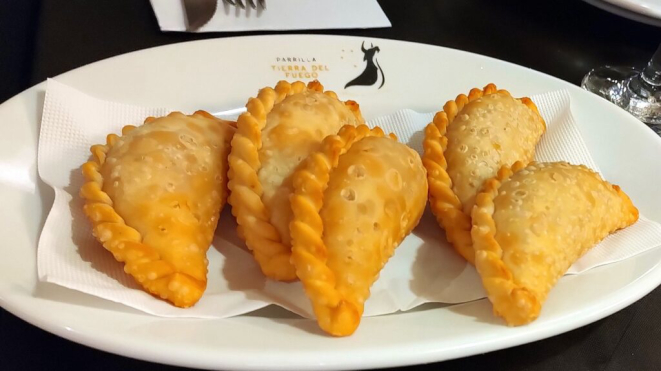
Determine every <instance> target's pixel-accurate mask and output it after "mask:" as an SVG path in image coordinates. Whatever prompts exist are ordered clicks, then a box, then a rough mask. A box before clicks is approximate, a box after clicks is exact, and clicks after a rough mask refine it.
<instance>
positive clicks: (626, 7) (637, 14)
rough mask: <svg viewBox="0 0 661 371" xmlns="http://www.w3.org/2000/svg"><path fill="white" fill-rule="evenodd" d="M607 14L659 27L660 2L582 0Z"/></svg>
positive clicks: (657, 0)
mask: <svg viewBox="0 0 661 371" xmlns="http://www.w3.org/2000/svg"><path fill="white" fill-rule="evenodd" d="M584 1H585V2H587V3H590V4H592V5H594V6H596V7H598V8H601V9H603V10H605V11H607V12H611V13H613V14H617V15H619V16H622V17H625V18H629V19H632V20H634V21H638V22H642V23H647V24H650V25H652V26H657V27H661V0H584Z"/></svg>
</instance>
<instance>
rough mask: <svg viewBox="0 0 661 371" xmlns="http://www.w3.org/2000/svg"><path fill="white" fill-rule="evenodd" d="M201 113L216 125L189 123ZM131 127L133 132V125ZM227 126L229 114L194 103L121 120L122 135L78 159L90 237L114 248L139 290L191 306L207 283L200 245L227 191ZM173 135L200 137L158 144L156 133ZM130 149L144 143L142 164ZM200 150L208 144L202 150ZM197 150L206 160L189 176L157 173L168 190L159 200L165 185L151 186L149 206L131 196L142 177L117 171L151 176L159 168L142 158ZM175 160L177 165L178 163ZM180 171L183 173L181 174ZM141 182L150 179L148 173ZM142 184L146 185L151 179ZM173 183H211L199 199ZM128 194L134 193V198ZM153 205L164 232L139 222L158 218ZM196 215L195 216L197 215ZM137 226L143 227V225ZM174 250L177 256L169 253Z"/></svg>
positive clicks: (163, 159) (154, 160)
mask: <svg viewBox="0 0 661 371" xmlns="http://www.w3.org/2000/svg"><path fill="white" fill-rule="evenodd" d="M159 120H160V121H159ZM204 120H213V122H205V125H215V124H217V125H219V127H218V128H217V129H214V131H213V132H206V131H205V128H204V125H198V124H196V122H197V121H204ZM168 125H174V126H177V129H176V130H179V131H176V130H174V129H173V130H169V129H172V128H168ZM134 130H135V132H134V133H132V132H133V131H134ZM233 132H234V130H233V129H232V128H230V123H229V122H227V121H223V120H219V119H216V118H215V117H213V116H211V115H209V114H208V113H206V112H203V111H198V112H196V113H195V114H194V115H192V116H185V115H183V114H181V113H179V112H173V113H171V114H170V115H168V116H167V117H165V118H162V119H156V118H153V117H150V118H147V119H146V120H145V124H144V125H143V126H141V127H139V128H136V127H135V126H130V125H129V126H125V127H124V128H123V129H122V137H120V136H117V135H115V134H110V135H108V136H107V140H106V144H105V145H94V146H92V147H91V152H92V160H91V161H89V162H87V163H85V164H84V165H83V166H82V172H83V175H84V178H85V183H84V184H83V186H82V188H81V191H80V195H81V197H82V198H83V199H84V200H85V205H84V211H85V214H86V215H87V217H88V219H89V220H90V221H91V222H92V227H93V234H94V236H95V237H96V239H97V240H99V242H101V243H102V244H103V246H104V247H105V248H106V249H107V250H108V251H110V252H111V253H112V254H113V256H114V257H115V259H116V260H117V261H119V262H123V263H125V265H124V271H125V272H126V273H129V274H130V275H132V276H133V277H134V278H135V279H136V280H137V281H138V282H139V283H140V284H141V285H142V286H143V287H144V288H145V290H146V291H148V292H150V293H151V294H153V295H156V296H158V297H160V298H162V299H165V300H168V301H170V302H172V303H173V304H174V305H176V306H178V307H190V306H192V305H193V304H195V303H196V302H197V301H198V300H199V298H200V297H201V296H202V294H203V292H204V290H205V288H206V274H207V267H206V266H207V259H206V251H207V249H208V248H209V244H210V243H211V239H212V237H213V233H214V230H215V228H216V224H217V222H218V214H219V213H220V210H221V209H222V207H223V205H224V203H225V200H226V197H227V190H226V178H225V174H226V171H227V161H226V160H225V159H224V158H226V156H227V155H228V153H229V141H230V138H231V135H232V134H233ZM177 135H179V136H180V138H185V139H188V140H193V141H195V140H196V138H197V140H200V141H204V142H203V143H200V146H197V147H195V148H193V147H194V146H190V147H189V146H188V145H187V144H184V143H179V144H178V145H179V146H180V148H178V149H177V148H170V151H164V150H159V149H157V145H158V140H159V138H164V137H168V138H169V139H173V138H174V136H177ZM212 138H213V139H212ZM176 139H177V140H178V138H176ZM224 141H225V142H224ZM170 144H171V143H170ZM202 144H204V147H203V146H202ZM161 147H162V146H161ZM136 150H137V151H145V150H148V151H150V152H149V154H148V155H147V156H142V157H143V159H144V161H143V163H142V164H138V163H137V162H135V161H134V160H135V159H134V158H132V157H135V156H133V153H132V152H131V151H136ZM205 150H208V151H206V152H204V151H205ZM196 151H203V152H204V154H203V155H201V157H204V158H203V159H200V160H205V161H209V162H208V163H207V162H205V163H204V165H202V166H208V167H210V168H208V169H206V170H205V171H202V172H200V171H199V169H192V172H191V174H193V175H191V176H190V179H191V180H192V181H194V182H196V184H184V185H181V182H182V179H181V177H178V178H177V179H170V180H171V181H172V182H171V183H170V182H169V179H163V182H164V183H165V184H162V185H161V187H171V188H172V189H171V190H168V191H169V192H170V193H168V194H171V199H169V200H165V199H164V198H163V197H160V196H162V194H164V193H167V192H160V193H158V192H155V193H158V195H159V197H160V198H158V199H155V200H154V201H153V205H152V206H153V210H152V209H151V208H150V207H148V206H149V205H147V204H148V203H149V202H151V201H149V200H145V199H144V198H143V197H139V198H140V199H138V200H135V199H134V198H136V197H135V195H137V194H140V192H143V191H144V190H142V189H139V188H140V185H141V182H140V180H139V179H123V176H129V175H135V174H139V175H140V176H148V177H149V178H150V179H151V177H152V174H153V177H154V178H156V177H159V176H160V174H162V173H163V171H162V170H161V172H159V169H156V168H153V169H152V168H149V166H150V165H149V164H151V165H153V166H164V164H165V163H169V161H170V160H172V161H174V160H175V159H174V157H175V156H182V154H188V155H191V156H192V155H194V154H198V153H199V152H196ZM141 153H146V152H141ZM127 156H128V157H127ZM127 161H128V162H127ZM138 166H146V167H147V168H149V169H150V170H149V171H140V170H139V168H138ZM153 166H152V167H153ZM175 166H181V163H180V164H178V165H175ZM121 167H123V168H121ZM127 169H128V170H127ZM127 171H129V172H130V174H129V173H127ZM202 173H205V174H202ZM104 174H105V176H104ZM186 177H187V176H186V175H183V178H186ZM184 181H185V180H184ZM145 182H146V183H149V182H148V181H147V180H145ZM149 184H150V185H153V179H152V183H149ZM179 185H181V186H182V187H188V186H190V187H197V186H199V187H201V188H202V190H204V191H206V190H211V189H212V191H210V194H209V195H200V197H203V198H204V202H202V201H201V200H199V199H198V200H193V199H185V194H184V195H182V193H180V192H178V191H177V190H176V187H177V186H179ZM136 187H137V188H138V189H136ZM108 192H111V193H112V194H115V196H114V197H118V198H119V199H115V201H113V198H112V197H111V195H109V193H108ZM184 193H185V192H184ZM193 193H194V192H193ZM211 193H212V194H211ZM166 198H167V197H166ZM134 201H138V202H139V204H138V203H134ZM163 202H168V205H164V204H163ZM169 203H172V205H175V204H176V206H177V210H170V209H169V208H170V205H169ZM193 203H195V205H193ZM117 205H121V209H122V210H117ZM193 210H194V211H193ZM161 211H163V212H161ZM169 211H170V212H169ZM154 212H160V214H162V215H161V219H163V224H162V226H160V228H162V229H163V230H164V231H163V234H164V235H163V236H156V234H158V232H155V230H156V228H157V227H156V226H146V225H145V224H146V223H149V221H150V220H154V219H156V218H158V216H154V215H153V213H154ZM166 214H167V215H166ZM196 216H197V217H199V218H200V219H199V220H198V219H196ZM143 217H144V220H143ZM168 217H176V218H177V220H170V219H168V220H165V219H167V218H168ZM126 220H129V221H130V220H136V221H139V223H137V224H139V225H127V222H126ZM166 228H167V229H168V230H167V231H165V229H166ZM139 230H142V233H141V232H139ZM165 234H167V235H165ZM164 241H165V242H164ZM155 242H156V243H161V242H163V245H167V246H154V245H151V244H150V243H155ZM173 257H174V258H173ZM177 257H179V258H180V259H176V258H177Z"/></svg>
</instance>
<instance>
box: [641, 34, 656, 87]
mask: <svg viewBox="0 0 661 371" xmlns="http://www.w3.org/2000/svg"><path fill="white" fill-rule="evenodd" d="M640 77H641V79H642V80H643V81H644V82H646V83H647V84H649V85H652V87H654V88H655V89H657V88H659V87H661V45H659V48H658V49H656V52H655V53H654V55H653V56H652V59H650V61H649V63H647V67H645V69H643V72H642V73H641V74H640Z"/></svg>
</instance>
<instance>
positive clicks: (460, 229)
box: [423, 84, 546, 263]
mask: <svg viewBox="0 0 661 371" xmlns="http://www.w3.org/2000/svg"><path fill="white" fill-rule="evenodd" d="M485 96H489V97H493V96H495V97H496V98H498V97H499V96H500V97H503V98H505V99H506V101H505V102H504V103H505V104H507V99H509V100H510V101H516V102H520V103H522V104H523V105H524V106H526V107H528V108H529V109H530V110H531V111H532V114H533V116H534V117H535V119H534V120H533V121H536V124H538V125H537V127H532V128H529V129H527V130H526V131H530V132H531V133H529V134H531V135H529V136H530V139H529V140H528V141H527V142H526V146H527V147H528V148H526V149H525V150H524V151H523V153H522V155H521V156H520V157H521V158H516V159H515V160H513V161H511V163H513V162H514V161H516V160H519V161H524V162H528V161H530V160H532V157H533V155H534V146H535V145H536V143H537V141H538V140H539V138H540V137H541V135H542V134H543V132H544V131H545V130H546V126H545V123H544V120H543V119H542V118H541V116H539V111H538V110H537V107H536V106H535V104H534V103H533V102H532V101H531V100H530V99H529V98H520V99H512V98H511V95H510V93H509V92H508V91H507V90H502V89H501V90H498V89H497V88H496V86H495V85H494V84H488V85H487V86H485V87H484V88H483V89H482V90H480V89H472V90H471V91H470V92H469V94H468V96H466V95H464V94H460V95H459V96H457V98H456V99H455V100H451V101H448V102H447V103H446V104H445V105H444V106H443V110H442V111H440V112H438V113H437V114H436V115H435V116H434V119H433V122H432V123H430V124H429V125H428V126H427V127H426V128H425V139H424V141H423V147H424V155H423V163H424V165H425V168H426V169H427V177H428V181H429V198H430V203H431V209H432V212H433V213H434V215H435V216H436V219H437V221H438V223H439V225H441V226H442V227H443V228H444V229H445V232H446V237H447V239H448V241H449V242H450V243H451V244H452V246H453V247H454V249H455V250H456V251H457V252H458V253H459V254H460V255H461V256H463V257H464V258H465V259H466V260H467V261H469V262H470V263H474V255H475V254H474V251H473V247H472V242H471V236H470V228H471V220H470V210H471V208H472V203H473V199H472V196H473V195H474V194H475V193H477V191H478V190H479V187H480V185H481V181H482V179H488V178H489V177H491V176H493V175H495V173H496V171H497V169H498V168H499V167H500V166H502V165H510V164H511V163H505V164H502V163H499V162H500V161H502V160H503V159H502V158H501V154H500V153H501V150H502V151H508V150H509V151H512V150H516V151H519V150H520V149H518V148H516V149H510V148H501V146H500V144H499V143H497V142H496V143H490V147H491V146H493V148H483V149H479V148H478V147H475V148H468V146H467V145H466V144H465V143H463V144H461V145H458V146H455V147H456V148H455V147H453V148H451V149H450V150H451V152H453V153H452V155H454V154H457V155H456V156H454V158H457V160H462V156H464V157H465V155H463V154H465V153H467V152H468V151H478V150H479V153H474V154H471V156H473V157H474V161H472V162H474V163H477V164H481V163H483V164H484V165H485V166H484V167H481V168H477V169H471V168H469V167H468V166H466V164H463V163H462V164H457V165H456V166H454V167H453V166H451V165H452V164H450V166H449V165H448V163H449V159H448V142H449V139H448V135H449V134H448V127H449V125H452V124H453V123H454V121H455V119H456V118H457V117H458V116H461V118H462V120H467V121H469V120H471V118H469V117H468V115H466V114H464V113H463V112H462V110H463V109H464V107H466V106H467V105H468V104H470V103H471V102H474V101H479V100H480V99H481V98H482V97H485ZM485 99H486V98H485ZM494 108H495V109H497V110H502V109H501V106H498V107H492V109H494ZM503 109H507V107H504V108H503ZM487 118H488V117H487ZM487 122H488V121H487ZM503 125H505V128H506V127H507V126H506V125H507V123H501V125H500V126H501V127H502V126H503ZM466 126H467V125H465V124H464V125H462V126H461V127H460V128H461V129H466ZM494 129H499V128H498V127H497V126H496V127H494V128H490V127H489V125H488V124H486V125H483V126H482V128H481V129H478V130H476V128H470V129H467V130H460V131H459V133H458V134H457V135H464V136H465V138H467V139H468V140H473V138H476V137H477V136H478V135H483V136H484V135H486V136H489V135H490V133H489V130H494ZM503 129H504V128H503ZM471 131H475V132H474V133H471ZM478 131H480V132H479V133H478ZM491 135H503V134H502V133H491ZM504 136H505V137H507V136H508V135H507V133H504ZM514 137H517V136H516V135H515V136H514ZM458 143H461V138H456V144H458ZM457 152H458V153H457ZM492 152H493V153H497V156H494V155H492ZM515 157H517V156H515ZM490 158H498V159H500V161H496V162H498V163H490V162H493V161H490ZM487 161H488V162H487ZM478 171H479V173H478ZM453 172H454V173H455V174H459V175H457V176H463V177H462V179H463V182H462V184H457V183H456V182H453V180H452V176H451V173H453ZM462 172H468V174H462ZM471 172H473V173H474V174H472V173H471ZM468 184H469V185H470V186H468ZM457 187H459V188H460V189H459V191H460V192H459V193H458V190H457ZM462 198H463V201H462Z"/></svg>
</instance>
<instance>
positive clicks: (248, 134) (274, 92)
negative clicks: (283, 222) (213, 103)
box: [228, 80, 360, 281]
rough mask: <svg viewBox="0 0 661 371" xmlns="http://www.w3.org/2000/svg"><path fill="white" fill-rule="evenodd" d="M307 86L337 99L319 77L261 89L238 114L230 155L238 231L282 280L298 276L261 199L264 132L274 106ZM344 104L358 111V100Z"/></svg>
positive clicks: (269, 271)
mask: <svg viewBox="0 0 661 371" xmlns="http://www.w3.org/2000/svg"><path fill="white" fill-rule="evenodd" d="M305 89H310V90H314V91H317V92H323V93H324V94H326V95H328V96H330V97H333V98H335V99H337V94H335V93H334V92H332V91H325V92H324V87H323V85H321V83H319V82H318V81H316V80H314V81H311V82H309V83H308V84H307V86H306V84H305V83H303V82H301V81H296V82H293V83H291V84H290V83H288V82H287V81H279V82H278V83H277V84H276V86H275V88H270V87H267V88H263V89H261V90H260V91H259V93H258V94H257V97H256V98H250V99H249V100H248V103H247V104H246V109H247V111H246V112H245V113H243V114H241V116H239V119H238V121H237V131H236V133H235V134H234V137H233V138H232V150H231V152H230V155H229V169H230V170H229V174H228V178H229V183H228V187H229V190H230V196H229V203H230V205H232V214H233V215H234V216H235V217H236V220H237V224H238V234H239V236H240V237H241V238H242V239H243V240H245V242H246V245H247V246H248V248H249V249H250V250H251V251H252V253H253V256H254V257H255V260H257V263H258V264H259V266H260V268H261V270H262V272H263V273H264V274H265V275H266V276H267V277H270V278H273V279H276V280H279V281H292V280H295V279H296V270H295V268H294V266H293V265H292V264H291V262H290V257H291V247H290V246H286V245H285V244H283V243H282V241H281V237H280V234H279V233H278V230H277V229H276V228H275V227H274V226H273V225H272V224H271V222H270V218H269V216H270V215H269V210H268V209H267V208H266V206H265V205H264V202H263V201H262V195H263V189H262V185H261V184H260V181H259V177H258V172H259V169H260V168H261V163H260V160H259V150H260V148H261V147H262V137H261V134H262V130H263V128H264V126H265V125H266V117H267V116H268V114H269V112H271V110H272V109H273V106H274V105H276V104H278V103H280V102H282V101H283V100H284V99H285V98H286V97H288V96H290V95H293V94H296V93H300V92H302V91H304V90H305ZM345 105H346V106H347V107H348V108H350V109H351V110H352V111H353V112H354V113H356V112H358V113H356V114H359V112H360V111H359V108H358V105H357V104H356V103H355V102H353V101H347V102H345Z"/></svg>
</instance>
